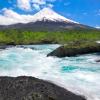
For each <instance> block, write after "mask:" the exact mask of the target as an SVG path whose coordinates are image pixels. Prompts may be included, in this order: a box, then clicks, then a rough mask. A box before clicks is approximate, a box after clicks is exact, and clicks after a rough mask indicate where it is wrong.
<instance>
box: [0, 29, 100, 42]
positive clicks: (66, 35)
mask: <svg viewBox="0 0 100 100" xmlns="http://www.w3.org/2000/svg"><path fill="white" fill-rule="evenodd" d="M95 40H100V30H68V31H59V32H58V31H56V32H48V31H41V32H38V31H34V32H32V31H22V30H16V29H10V30H1V31H0V44H35V43H60V44H64V43H67V42H69V41H95Z"/></svg>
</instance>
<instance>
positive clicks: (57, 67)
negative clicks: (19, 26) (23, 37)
mask: <svg viewBox="0 0 100 100" xmlns="http://www.w3.org/2000/svg"><path fill="white" fill-rule="evenodd" d="M58 46H59V45H35V46H26V47H28V48H20V47H15V48H9V49H6V50H2V51H0V76H21V75H26V76H33V77H37V78H40V79H44V80H48V81H51V82H53V83H55V84H57V85H59V86H61V87H64V88H66V89H68V90H70V91H72V92H74V93H77V94H82V95H84V96H86V97H87V98H88V100H100V64H99V63H96V62H95V60H96V59H100V57H99V55H95V54H90V55H84V56H79V57H66V58H56V57H46V55H47V54H48V53H49V52H51V51H52V50H54V49H55V48H57V47H58ZM31 48H33V49H31Z"/></svg>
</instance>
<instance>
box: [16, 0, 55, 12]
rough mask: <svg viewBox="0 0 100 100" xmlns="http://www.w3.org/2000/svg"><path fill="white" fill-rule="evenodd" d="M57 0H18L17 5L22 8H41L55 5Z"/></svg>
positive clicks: (29, 9) (28, 9)
mask: <svg viewBox="0 0 100 100" xmlns="http://www.w3.org/2000/svg"><path fill="white" fill-rule="evenodd" d="M55 1H56V0H17V7H18V8H20V9H22V10H27V11H31V10H32V9H36V10H40V9H41V8H43V7H50V8H51V7H53V4H52V3H53V2H55Z"/></svg>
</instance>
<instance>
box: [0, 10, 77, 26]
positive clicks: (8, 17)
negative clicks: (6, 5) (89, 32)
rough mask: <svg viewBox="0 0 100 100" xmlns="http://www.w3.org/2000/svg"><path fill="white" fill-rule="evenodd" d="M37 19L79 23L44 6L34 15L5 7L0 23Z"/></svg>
mask: <svg viewBox="0 0 100 100" xmlns="http://www.w3.org/2000/svg"><path fill="white" fill-rule="evenodd" d="M37 21H53V22H66V23H77V22H75V21H72V20H70V19H67V18H65V17H63V16H61V15H59V14H57V13H56V12H55V11H53V10H52V9H51V8H44V9H42V10H40V11H39V12H38V13H36V14H34V15H20V14H18V13H16V12H14V11H12V10H9V9H5V10H4V13H3V15H0V25H12V24H17V23H30V22H33V23H34V22H37ZM77 24H78V23H77Z"/></svg>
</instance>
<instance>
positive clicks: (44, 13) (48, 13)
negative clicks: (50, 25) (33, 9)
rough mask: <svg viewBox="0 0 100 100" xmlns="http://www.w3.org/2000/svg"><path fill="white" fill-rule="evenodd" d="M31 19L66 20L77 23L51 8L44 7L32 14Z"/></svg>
mask: <svg viewBox="0 0 100 100" xmlns="http://www.w3.org/2000/svg"><path fill="white" fill-rule="evenodd" d="M33 17H34V18H33V21H34V22H36V21H46V20H48V21H54V22H67V23H77V22H75V21H72V20H70V19H67V18H65V17H63V16H61V15H59V14H57V13H56V12H54V11H53V10H52V9H51V8H44V9H42V10H41V11H39V12H38V13H36V14H35V15H34V16H33Z"/></svg>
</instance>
